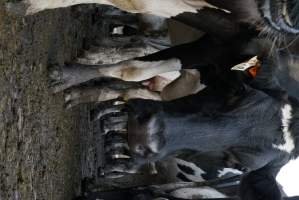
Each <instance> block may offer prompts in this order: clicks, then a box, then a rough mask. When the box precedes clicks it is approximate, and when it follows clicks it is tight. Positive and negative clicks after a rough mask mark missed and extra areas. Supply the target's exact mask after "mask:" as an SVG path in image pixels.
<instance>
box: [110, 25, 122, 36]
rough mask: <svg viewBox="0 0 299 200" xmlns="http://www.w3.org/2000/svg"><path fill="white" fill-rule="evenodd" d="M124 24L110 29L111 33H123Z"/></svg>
mask: <svg viewBox="0 0 299 200" xmlns="http://www.w3.org/2000/svg"><path fill="white" fill-rule="evenodd" d="M124 28H125V27H124V26H118V27H114V28H113V30H112V34H113V35H123V34H124Z"/></svg>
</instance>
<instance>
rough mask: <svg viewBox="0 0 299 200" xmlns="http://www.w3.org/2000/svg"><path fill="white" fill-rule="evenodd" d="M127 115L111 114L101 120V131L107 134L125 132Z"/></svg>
mask: <svg viewBox="0 0 299 200" xmlns="http://www.w3.org/2000/svg"><path fill="white" fill-rule="evenodd" d="M127 121H128V115H127V114H126V113H111V114H107V115H104V116H103V117H102V118H101V131H102V133H104V134H107V133H109V132H111V131H114V132H119V133H123V132H127Z"/></svg>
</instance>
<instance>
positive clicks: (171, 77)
mask: <svg viewBox="0 0 299 200" xmlns="http://www.w3.org/2000/svg"><path fill="white" fill-rule="evenodd" d="M180 75H181V73H180V72H179V71H173V72H166V73H163V74H159V76H161V77H163V78H166V79H168V80H171V81H173V80H175V79H177V78H178V77H179V76H180Z"/></svg>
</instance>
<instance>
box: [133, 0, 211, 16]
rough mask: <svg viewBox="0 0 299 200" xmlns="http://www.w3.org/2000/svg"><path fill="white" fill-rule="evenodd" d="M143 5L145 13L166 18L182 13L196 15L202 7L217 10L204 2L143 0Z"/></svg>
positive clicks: (201, 0) (200, 0)
mask: <svg viewBox="0 0 299 200" xmlns="http://www.w3.org/2000/svg"><path fill="white" fill-rule="evenodd" d="M138 1H140V0H138ZM143 4H144V5H143V6H144V10H145V13H148V14H152V15H157V16H161V17H166V18H169V17H173V16H176V15H179V14H181V13H184V12H192V13H196V12H197V11H198V10H201V9H202V8H204V7H210V8H217V7H215V6H213V5H211V4H209V3H207V2H206V1H204V0H163V1H161V0H144V1H143Z"/></svg>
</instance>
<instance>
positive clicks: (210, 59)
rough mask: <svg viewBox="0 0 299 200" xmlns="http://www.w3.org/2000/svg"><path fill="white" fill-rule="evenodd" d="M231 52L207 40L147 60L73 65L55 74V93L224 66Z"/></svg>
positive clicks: (55, 71)
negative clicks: (102, 80)
mask: <svg viewBox="0 0 299 200" xmlns="http://www.w3.org/2000/svg"><path fill="white" fill-rule="evenodd" d="M229 53H230V52H229V51H228V50H226V48H225V47H223V46H219V44H218V43H215V42H214V39H213V38H211V37H209V36H207V37H203V38H201V39H200V40H198V41H195V42H191V43H188V44H182V45H178V46H175V47H171V48H168V49H165V50H162V51H159V52H156V53H153V54H150V55H147V56H143V57H137V58H133V59H130V60H126V61H121V62H118V63H116V64H104V65H82V64H73V65H68V66H65V67H62V69H61V70H60V71H59V70H53V71H52V72H51V73H50V77H51V78H52V79H53V82H54V83H55V85H54V92H59V91H62V90H64V89H66V88H69V87H71V86H74V85H77V84H80V83H82V82H86V81H89V80H91V79H93V78H99V77H114V78H119V79H122V80H125V81H143V80H146V79H149V78H152V77H154V76H156V75H159V74H162V73H165V72H170V71H180V70H181V69H182V68H183V67H184V68H189V69H190V68H193V67H194V66H195V67H198V66H208V65H211V63H215V62H216V63H218V62H220V63H222V62H223V61H222V60H223V59H227V56H228V55H227V54H229Z"/></svg>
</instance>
